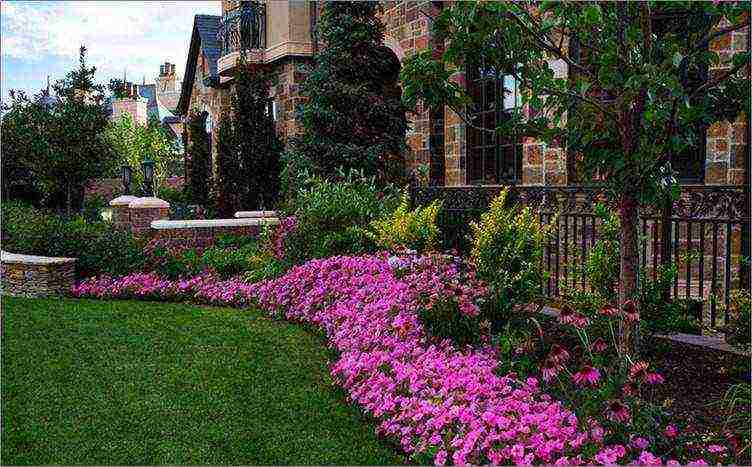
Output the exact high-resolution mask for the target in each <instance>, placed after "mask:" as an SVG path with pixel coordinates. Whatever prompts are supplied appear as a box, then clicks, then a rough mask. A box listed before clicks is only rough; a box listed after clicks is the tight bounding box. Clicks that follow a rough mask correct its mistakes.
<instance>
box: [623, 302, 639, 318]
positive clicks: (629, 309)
mask: <svg viewBox="0 0 752 467" xmlns="http://www.w3.org/2000/svg"><path fill="white" fill-rule="evenodd" d="M624 319H626V320H627V321H628V322H631V323H635V322H637V321H639V320H640V313H639V312H638V311H637V304H636V303H635V302H634V300H627V301H626V302H624Z"/></svg>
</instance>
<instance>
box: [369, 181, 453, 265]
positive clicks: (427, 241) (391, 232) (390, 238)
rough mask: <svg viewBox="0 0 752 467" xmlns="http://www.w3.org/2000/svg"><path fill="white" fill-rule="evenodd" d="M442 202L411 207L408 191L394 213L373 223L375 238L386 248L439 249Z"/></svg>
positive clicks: (381, 246)
mask: <svg viewBox="0 0 752 467" xmlns="http://www.w3.org/2000/svg"><path fill="white" fill-rule="evenodd" d="M439 210H441V202H440V201H434V202H432V203H431V204H429V205H428V206H418V207H417V208H415V210H413V211H411V210H410V203H409V200H408V198H407V194H405V195H404V196H403V197H402V202H401V203H400V205H399V206H398V207H397V209H396V210H394V212H391V213H387V215H386V216H384V217H382V218H381V219H378V220H375V221H373V222H372V223H371V238H373V239H374V241H375V242H376V245H377V246H378V247H379V248H383V249H386V250H392V251H394V250H399V249H410V250H415V251H418V252H425V251H430V250H435V249H436V247H437V245H438V239H439V234H440V231H439V227H438V225H437V224H436V218H437V217H438V215H439Z"/></svg>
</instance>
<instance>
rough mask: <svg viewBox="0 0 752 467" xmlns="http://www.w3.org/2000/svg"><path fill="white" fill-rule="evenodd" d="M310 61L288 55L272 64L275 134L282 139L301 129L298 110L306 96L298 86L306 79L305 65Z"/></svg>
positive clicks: (296, 133)
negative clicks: (273, 70) (301, 93)
mask: <svg viewBox="0 0 752 467" xmlns="http://www.w3.org/2000/svg"><path fill="white" fill-rule="evenodd" d="M310 63H311V59H309V58H306V57H289V58H285V59H282V60H280V61H279V63H276V64H275V65H274V67H275V73H276V75H277V83H276V85H275V86H274V87H273V89H272V99H274V109H275V115H274V120H275V122H276V127H277V135H279V137H280V138H281V139H282V141H286V140H287V139H288V138H289V137H292V136H296V135H299V134H300V133H301V131H302V129H303V127H302V122H301V120H300V112H301V106H302V104H303V102H305V100H306V98H305V97H303V96H301V95H300V87H301V85H302V83H303V82H304V81H305V79H306V66H307V65H309V64H310Z"/></svg>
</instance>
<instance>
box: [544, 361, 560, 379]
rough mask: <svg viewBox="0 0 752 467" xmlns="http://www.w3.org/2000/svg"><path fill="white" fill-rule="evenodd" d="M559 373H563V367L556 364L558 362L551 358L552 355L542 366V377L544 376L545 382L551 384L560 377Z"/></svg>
mask: <svg viewBox="0 0 752 467" xmlns="http://www.w3.org/2000/svg"><path fill="white" fill-rule="evenodd" d="M559 371H561V365H559V364H558V363H556V361H555V360H554V359H553V358H551V356H550V355H549V356H548V357H547V358H545V359H544V360H543V364H542V365H541V375H542V376H543V381H545V382H549V381H551V380H552V379H554V378H556V376H558V375H559Z"/></svg>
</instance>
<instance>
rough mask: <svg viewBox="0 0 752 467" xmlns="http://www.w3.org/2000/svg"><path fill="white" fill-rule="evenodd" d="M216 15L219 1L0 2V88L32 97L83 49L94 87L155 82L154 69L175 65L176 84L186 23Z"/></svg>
mask: <svg viewBox="0 0 752 467" xmlns="http://www.w3.org/2000/svg"><path fill="white" fill-rule="evenodd" d="M196 14H214V15H219V14H221V2H220V1H219V0H216V1H182V2H174V1H171V2H157V1H151V2H138V1H124V2H116V1H82V2H73V1H69V2H54V1H33V2H28V1H2V2H0V84H1V87H2V98H3V100H4V99H5V98H7V96H8V91H9V90H10V89H23V90H24V91H26V92H27V93H35V92H36V91H38V90H39V89H40V88H42V87H44V86H45V85H46V81H47V75H49V76H50V81H51V82H54V81H55V80H57V79H60V78H63V77H64V76H65V73H66V72H68V71H69V70H71V69H72V68H74V67H76V66H77V64H78V48H79V46H80V45H81V44H83V45H85V46H86V47H87V49H88V51H89V52H88V57H89V60H88V61H89V65H94V66H96V67H97V80H98V81H99V82H101V83H103V84H106V83H108V82H109V80H110V78H114V77H118V78H119V77H122V76H123V71H124V70H125V71H126V72H127V76H128V80H129V81H135V82H138V83H141V81H142V79H143V78H144V77H146V82H147V83H150V82H154V77H155V76H156V75H158V74H159V65H160V64H161V63H164V62H165V61H168V62H172V63H175V64H176V67H177V73H178V75H179V76H180V77H181V78H182V76H183V70H184V68H185V60H186V56H187V53H188V41H189V40H190V35H191V28H192V27H193V16H194V15H196Z"/></svg>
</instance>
